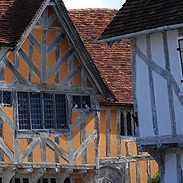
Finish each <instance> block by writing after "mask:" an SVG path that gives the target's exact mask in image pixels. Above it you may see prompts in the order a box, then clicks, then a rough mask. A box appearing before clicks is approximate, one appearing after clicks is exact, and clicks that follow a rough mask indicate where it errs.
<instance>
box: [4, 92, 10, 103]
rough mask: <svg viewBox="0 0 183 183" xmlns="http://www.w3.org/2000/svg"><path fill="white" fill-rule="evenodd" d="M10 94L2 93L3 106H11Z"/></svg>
mask: <svg viewBox="0 0 183 183" xmlns="http://www.w3.org/2000/svg"><path fill="white" fill-rule="evenodd" d="M11 100H12V99H11V92H10V91H3V104H4V105H12V101H11Z"/></svg>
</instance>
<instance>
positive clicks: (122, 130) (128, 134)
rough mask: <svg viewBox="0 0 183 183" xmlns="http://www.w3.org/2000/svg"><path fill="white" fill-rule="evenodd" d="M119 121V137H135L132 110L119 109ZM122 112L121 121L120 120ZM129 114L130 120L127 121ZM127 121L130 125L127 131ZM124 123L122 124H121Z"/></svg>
mask: <svg viewBox="0 0 183 183" xmlns="http://www.w3.org/2000/svg"><path fill="white" fill-rule="evenodd" d="M119 113H120V116H119V123H120V132H119V134H120V136H121V137H135V122H134V119H133V117H132V113H133V111H132V110H120V111H119ZM122 114H123V121H122ZM129 114H130V121H128V119H127V118H128V115H129ZM128 122H129V123H130V125H131V129H130V131H129V126H128ZM122 124H124V125H122Z"/></svg>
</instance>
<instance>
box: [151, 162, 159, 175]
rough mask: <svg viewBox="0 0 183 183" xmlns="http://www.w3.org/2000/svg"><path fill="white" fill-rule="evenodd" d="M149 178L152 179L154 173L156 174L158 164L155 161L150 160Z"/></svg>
mask: <svg viewBox="0 0 183 183" xmlns="http://www.w3.org/2000/svg"><path fill="white" fill-rule="evenodd" d="M150 164H151V177H154V176H155V175H156V173H157V172H158V164H157V163H156V161H155V160H151V162H150Z"/></svg>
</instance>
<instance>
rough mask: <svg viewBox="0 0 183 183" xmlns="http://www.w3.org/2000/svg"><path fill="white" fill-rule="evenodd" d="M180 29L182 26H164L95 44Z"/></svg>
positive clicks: (100, 40)
mask: <svg viewBox="0 0 183 183" xmlns="http://www.w3.org/2000/svg"><path fill="white" fill-rule="evenodd" d="M182 27H183V24H176V25H166V26H162V27H157V28H153V29H148V30H143V31H139V32H134V33H129V34H124V35H120V36H114V37H111V38H104V39H99V40H96V41H95V43H111V42H112V43H113V42H117V41H121V40H122V39H128V38H131V37H136V36H140V35H143V34H151V33H154V32H161V31H167V30H172V29H178V28H182Z"/></svg>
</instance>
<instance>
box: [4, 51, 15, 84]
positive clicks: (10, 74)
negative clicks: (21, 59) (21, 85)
mask: <svg viewBox="0 0 183 183" xmlns="http://www.w3.org/2000/svg"><path fill="white" fill-rule="evenodd" d="M8 59H9V61H10V62H11V63H12V64H14V55H13V53H12V52H11V53H10V54H9V55H8ZM4 81H5V82H13V81H14V74H13V72H12V71H11V70H10V69H9V68H8V67H7V66H5V73H4Z"/></svg>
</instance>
